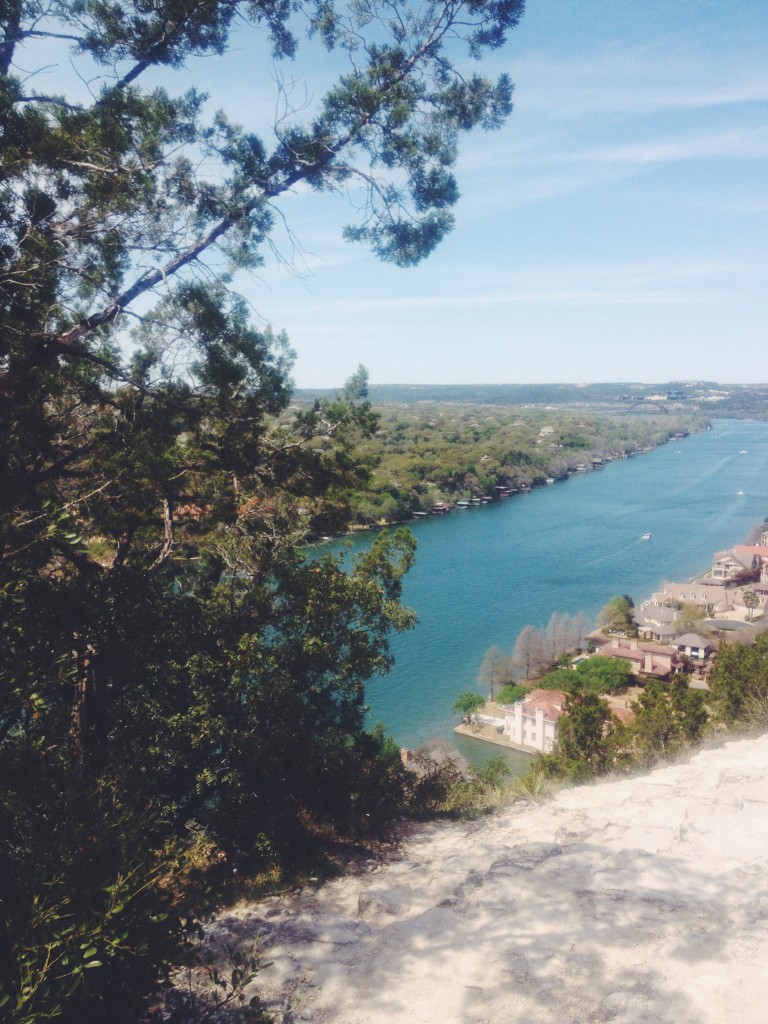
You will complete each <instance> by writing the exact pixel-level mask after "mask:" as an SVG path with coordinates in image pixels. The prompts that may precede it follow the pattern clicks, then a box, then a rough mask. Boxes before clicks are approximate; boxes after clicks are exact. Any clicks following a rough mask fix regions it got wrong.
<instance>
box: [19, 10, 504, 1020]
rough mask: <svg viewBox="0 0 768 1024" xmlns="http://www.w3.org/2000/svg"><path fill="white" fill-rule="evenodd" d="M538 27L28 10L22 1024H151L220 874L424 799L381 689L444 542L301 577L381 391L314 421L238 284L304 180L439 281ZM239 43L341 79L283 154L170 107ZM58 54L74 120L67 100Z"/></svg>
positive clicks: (355, 394)
mask: <svg viewBox="0 0 768 1024" xmlns="http://www.w3.org/2000/svg"><path fill="white" fill-rule="evenodd" d="M522 8H523V5H522V2H521V0H493V2H486V0H479V2H472V3H470V4H461V3H459V4H454V3H443V2H439V0H430V2H427V3H424V4H421V5H419V6H418V8H415V9H414V8H411V7H410V6H408V5H406V4H402V3H400V2H395V3H393V4H392V3H378V2H377V0H374V2H373V3H369V4H366V5H364V6H363V7H361V6H360V5H358V4H353V5H349V7H344V6H338V7H336V6H334V5H333V4H331V3H325V2H317V3H315V2H310V3H309V4H307V5H303V6H302V7H298V6H297V5H290V4H271V3H267V2H261V0H250V2H242V3H239V2H223V0H204V2H202V3H198V4H186V3H178V2H175V0H158V2H157V3H153V4H146V3H139V2H138V0H137V2H131V0H129V2H126V3H122V4H105V3H101V2H96V0H76V2H74V3H60V2H58V0H54V2H52V3H40V2H38V0H9V2H7V3H5V4H3V5H2V8H1V9H0V17H1V18H2V26H1V28H2V35H0V137H2V175H0V313H1V317H2V336H1V337H0V444H2V456H3V457H2V462H1V463H0V622H1V623H2V626H1V632H0V638H1V639H2V643H0V776H1V777H2V780H3V784H2V789H1V791H0V1004H2V1012H3V1014H4V1016H6V1017H8V1018H9V1019H10V1020H12V1021H14V1022H15V1024H22V1022H23V1024H32V1022H37V1021H48V1020H51V1019H54V1018H59V1019H61V1020H63V1021H77V1022H79V1024H88V1022H94V1024H95V1022H99V1024H101V1022H102V1021H104V1020H111V1021H114V1022H115V1024H119V1022H121V1021H126V1022H128V1021H131V1022H133V1021H135V1020H136V1019H137V1017H138V1015H139V1013H140V1010H141V1007H142V1005H143V1002H144V999H145V997H146V995H147V993H148V992H149V990H150V989H151V987H152V984H153V982H154V980H155V977H156V974H157V970H158V968H159V967H160V966H161V965H162V963H163V962H164V960H165V959H166V958H167V957H168V956H169V955H171V953H172V952H173V951H174V949H175V944H176V943H177V941H178V939H179V937H180V936H181V934H182V933H183V918H184V914H185V913H186V911H187V908H188V905H189V904H188V901H187V899H186V893H187V890H188V886H189V884H190V882H191V881H193V880H194V879H193V876H194V875H195V872H197V871H200V872H203V873H204V874H205V873H206V871H207V877H208V879H209V880H210V879H211V878H212V877H213V876H211V874H210V870H208V869H210V868H211V865H214V864H216V863H217V862H218V863H221V864H225V863H226V862H227V861H228V862H229V864H230V865H231V863H233V862H235V860H237V862H238V863H239V862H240V860H244V861H245V862H246V863H252V864H255V863H259V862H261V863H264V862H269V861H270V860H273V859H276V858H279V859H280V860H281V861H283V862H284V861H286V860H290V859H291V858H293V859H296V858H298V857H299V856H301V855H302V853H303V852H304V851H305V849H306V845H307V843H308V842H309V840H310V839H311V838H312V837H313V836H317V835H318V834H324V835H331V836H332V835H334V834H338V833H339V832H340V831H347V832H349V833H360V832H361V831H363V832H364V831H365V830H369V829H375V828H376V827H378V826H380V825H381V824H382V823H383V822H384V821H386V820H387V818H388V816H390V815H391V814H392V813H393V811H394V810H396V809H397V808H399V807H400V806H401V802H402V799H403V797H404V794H405V790H406V784H405V779H404V775H403V770H402V767H401V765H400V761H399V757H398V753H397V751H396V750H395V749H394V748H393V746H392V744H389V743H387V742H386V740H385V739H384V738H383V737H382V736H381V735H373V736H371V735H368V734H367V733H366V732H365V731H364V729H363V720H364V705H363V695H364V683H365V680H366V679H367V678H368V677H369V676H370V675H371V674H372V673H375V672H383V671H386V669H387V667H388V665H389V658H390V656H389V651H388V644H387V637H388V634H389V633H390V632H391V631H392V630H400V629H405V628H408V626H409V625H410V624H411V622H412V617H411V616H410V614H409V613H408V612H407V611H406V610H404V609H403V608H402V607H401V605H400V603H399V598H400V588H401V580H402V575H403V573H404V572H405V571H406V570H407V568H408V566H409V565H410V563H411V560H412V557H413V542H412V540H411V539H410V538H409V537H408V536H407V535H402V534H398V535H395V536H393V537H390V538H388V539H382V540H381V541H379V542H378V543H376V544H374V545H373V547H372V548H371V550H370V552H369V553H367V554H365V555H363V556H362V557H361V558H360V559H358V561H357V564H356V565H355V566H354V567H353V568H352V569H351V570H350V571H346V569H345V570H343V569H342V566H341V564H340V563H339V561H337V560H334V559H332V558H325V559H321V560H319V561H317V562H314V563H308V562H306V561H305V560H304V558H303V557H302V555H301V545H302V544H303V543H304V542H305V540H306V539H307V538H308V537H310V536H313V535H317V534H322V533H328V532H336V531H338V530H340V529H342V528H343V527H344V525H345V523H346V520H347V515H348V507H347V497H348V495H349V493H351V492H352V491H354V490H355V489H359V488H360V487H362V486H363V485H364V482H365V478H366V469H365V466H360V465H359V460H358V459H357V458H356V456H355V454H354V448H355V446H356V445H358V444H359V443H360V439H361V438H365V437H370V436H371V433H372V432H373V431H374V430H375V428H376V418H375V416H374V415H373V413H372V411H371V408H370V406H369V404H368V402H367V401H366V397H365V384H366V382H365V375H364V374H363V373H361V374H358V375H357V376H356V377H355V378H353V379H352V380H351V381H350V384H349V386H348V388H347V389H346V391H345V393H344V394H343V395H341V396H339V397H338V398H333V399H327V400H324V401H318V402H316V403H313V404H312V405H311V406H309V407H303V408H301V409H296V410H293V411H289V410H288V403H289V399H290V381H289V377H288V374H289V371H290V364H291V357H290V352H289V351H288V349H287V346H286V341H285V339H284V338H282V337H280V336H273V335H272V333H271V332H269V331H260V330H257V329H255V328H254V326H253V324H252V322H251V319H250V314H249V309H248V305H247V304H246V302H245V301H244V300H243V299H242V298H241V297H240V296H238V295H237V294H235V293H233V292H232V291H231V290H230V285H231V283H232V280H233V279H234V278H233V275H234V274H235V273H236V272H238V271H242V270H243V269H246V270H247V269H249V268H254V267H257V266H258V265H259V263H260V262H261V260H262V258H263V253H264V252H265V251H269V235H270V230H271V227H272V224H273V220H274V212H273V211H274V210H275V209H278V208H279V203H280V200H281V198H282V197H285V196H287V195H289V194H290V193H291V191H292V190H294V189H295V188H296V187H297V186H300V185H301V186H305V187H306V188H308V189H316V190H326V191H327V190H332V189H336V188H340V187H342V186H343V187H344V188H345V189H350V190H352V191H354V189H355V188H357V187H359V189H360V190H361V191H360V193H359V194H357V196H356V198H357V199H358V200H359V202H357V203H356V206H357V209H358V210H359V211H361V220H360V221H359V222H358V223H357V224H356V225H354V226H353V227H352V228H350V229H349V231H348V235H349V237H351V238H354V239H359V240H363V241H366V242H368V243H369V244H370V245H371V246H372V247H373V249H374V251H375V252H376V253H377V254H378V255H379V256H380V257H381V258H383V259H386V260H391V261H393V262H396V263H398V264H400V265H403V266H407V265H410V264H413V263H416V262H417V261H418V260H419V259H421V258H423V257H424V256H426V255H427V254H428V253H429V252H430V251H431V250H432V249H433V248H434V246H435V245H436V244H437V243H438V242H439V240H440V238H441V237H442V236H443V235H444V234H445V232H446V231H447V230H448V229H449V228H450V226H451V213H450V210H451V207H452V205H453V204H454V203H455V201H456V198H457V195H458V191H457V187H456V183H455V181H454V177H453V171H452V168H453V165H454V163H455V160H456V156H457V144H458V139H459V136H460V134H461V133H462V132H463V131H466V130H469V129H471V128H475V127H485V128H492V127H494V126H496V125H498V124H499V123H500V122H501V120H502V119H503V118H504V117H505V116H506V114H507V113H508V112H509V110H510V91H511V86H510V84H509V82H508V81H507V79H506V77H505V76H501V77H500V78H499V79H498V80H497V81H490V80H488V79H485V78H482V77H481V76H479V75H477V74H475V73H474V72H473V71H472V69H471V68H469V67H467V66H466V62H465V61H464V56H463V55H464V53H465V52H466V51H467V50H468V53H469V58H470V59H475V58H478V57H480V56H482V54H483V53H484V52H486V51H487V50H488V49H493V48H496V47H498V46H499V45H500V44H501V43H502V42H503V40H504V36H505V32H506V31H507V29H509V28H511V27H512V26H514V25H515V24H516V22H517V21H518V19H519V17H520V15H521V13H522ZM240 24H248V25H250V26H251V27H252V28H253V29H257V30H259V31H260V32H261V33H262V36H263V38H264V40H265V41H266V43H267V47H268V48H270V49H271V51H272V54H273V56H274V57H275V58H276V59H281V58H287V57H292V56H294V55H295V54H296V53H297V52H298V47H299V39H300V37H302V36H304V37H313V41H311V42H310V43H309V44H307V43H306V39H305V40H304V42H303V43H302V46H303V45H310V46H315V47H318V46H325V47H326V48H327V49H329V50H333V51H334V54H335V60H336V62H337V68H338V69H339V71H340V76H339V78H338V80H337V82H336V83H335V84H333V83H331V85H330V88H329V89H328V91H327V93H326V94H325V96H323V97H321V98H320V99H319V100H318V102H317V103H316V104H315V105H313V107H312V109H311V110H309V111H307V112H306V120H305V121H304V122H302V120H301V117H302V114H301V112H299V111H293V110H290V109H287V110H286V111H285V113H284V116H282V117H281V118H280V119H279V120H278V122H277V123H276V124H273V125H268V126H266V130H265V132H264V133H263V134H262V135H261V136H257V135H255V134H251V133H250V132H248V131H244V130H242V129H241V128H239V127H238V126H237V125H234V124H232V123H231V122H230V121H229V120H228V118H227V117H226V115H225V114H223V113H215V112H214V113H210V112H209V111H208V109H207V106H206V102H205V97H204V96H203V95H202V94H200V93H198V92H195V91H194V90H193V91H190V92H188V93H185V94H184V95H180V96H174V95H172V94H171V92H170V91H169V90H168V89H166V88H161V87H159V86H158V84H157V83H158V82H164V83H170V84H172V82H173V70H174V69H175V68H178V67H179V66H180V65H182V64H184V63H185V61H187V60H189V59H190V58H196V57H214V56H215V55H217V54H221V53H223V52H224V50H225V49H226V48H227V46H228V42H229V35H230V31H231V30H233V29H234V28H235V27H236V26H237V25H240ZM454 61H457V62H460V63H461V67H459V66H458V64H457V65H456V66H454V63H453V62H454ZM56 62H59V63H60V65H61V66H63V67H70V66H71V67H72V69H73V74H72V75H71V82H72V83H74V84H73V85H72V91H71V94H70V95H66V96H65V95H48V94H43V93H41V92H38V91H36V84H37V83H38V81H39V80H40V79H39V76H38V73H39V71H40V70H41V69H42V68H43V67H44V66H45V65H50V64H51V63H56ZM258 64H259V62H258V61H255V62H254V66H255V67H257V66H258ZM268 70H269V69H268V68H267V71H268ZM266 81H267V84H268V85H270V84H273V83H274V80H273V79H269V78H267V80H266ZM86 83H87V85H86ZM263 98H264V97H263V96H260V95H259V96H254V107H259V106H260V105H261V106H269V104H263V103H261V104H260V102H259V101H261V100H263Z"/></svg>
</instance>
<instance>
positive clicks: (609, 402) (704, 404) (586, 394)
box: [296, 381, 768, 419]
mask: <svg viewBox="0 0 768 1024" xmlns="http://www.w3.org/2000/svg"><path fill="white" fill-rule="evenodd" d="M331 394H333V391H332V390H331V389H325V390H324V389H311V388H301V389H298V390H297V391H296V398H297V399H299V400H300V401H301V400H304V401H312V400H314V399H315V398H320V397H324V396H328V395H331ZM369 397H370V399H371V401H372V402H373V403H374V404H381V405H387V404H400V405H411V404H415V403H418V402H441V403H454V404H470V405H513V406H525V405H559V406H579V407H583V406H593V407H602V408H606V407H609V408H612V409H617V408H618V409H623V410H626V411H629V410H631V411H633V412H642V411H645V410H648V411H655V412H658V411H667V410H670V411H671V410H673V409H674V410H675V411H680V409H681V407H693V408H694V409H701V410H702V411H706V412H707V413H709V414H717V415H727V416H743V417H750V418H758V419H764V418H768V384H738V385H736V384H730V385H723V384H717V383H716V382H713V381H667V382H665V383H650V384H639V383H637V382H620V383H615V382H614V383H602V384H601V383H596V384H374V385H372V386H371V387H370V389H369Z"/></svg>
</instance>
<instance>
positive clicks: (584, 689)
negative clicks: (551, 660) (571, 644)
mask: <svg viewBox="0 0 768 1024" xmlns="http://www.w3.org/2000/svg"><path fill="white" fill-rule="evenodd" d="M636 681H637V677H636V676H635V675H634V673H633V672H632V670H631V669H630V668H629V666H628V665H627V663H626V662H625V661H622V660H621V659H620V658H606V657H605V656H603V655H600V654H593V655H592V656H591V657H590V658H585V659H584V660H583V661H580V662H579V663H578V665H576V667H575V668H560V669H556V670H555V671H554V672H548V673H547V674H546V675H545V676H542V678H541V679H538V680H537V681H536V685H537V686H539V687H541V689H542V690H563V691H564V692H565V693H594V694H596V695H597V696H601V695H602V694H606V693H614V692H615V691H616V690H620V689H622V687H625V686H631V685H632V684H633V683H635V682H636Z"/></svg>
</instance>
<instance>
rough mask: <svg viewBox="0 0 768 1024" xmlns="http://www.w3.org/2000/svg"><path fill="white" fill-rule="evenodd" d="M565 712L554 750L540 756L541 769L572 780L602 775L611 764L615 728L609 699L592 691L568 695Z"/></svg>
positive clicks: (560, 720)
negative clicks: (542, 756)
mask: <svg viewBox="0 0 768 1024" xmlns="http://www.w3.org/2000/svg"><path fill="white" fill-rule="evenodd" d="M565 712H566V713H565V715H564V716H563V717H562V718H560V719H559V721H558V738H557V745H556V747H555V750H554V751H553V753H552V754H549V755H546V756H545V757H544V758H542V765H543V767H544V769H545V770H546V771H547V772H548V773H549V774H552V775H559V776H564V777H567V778H572V779H587V778H590V777H591V776H594V775H602V774H603V773H604V772H605V771H606V770H607V768H608V767H610V764H611V758H612V754H613V751H614V743H613V733H614V730H615V727H616V720H615V718H614V717H613V715H612V714H611V709H610V708H609V706H608V702H607V701H605V700H603V699H602V698H601V697H598V696H597V695H596V694H594V693H575V694H569V695H568V697H567V699H566V703H565Z"/></svg>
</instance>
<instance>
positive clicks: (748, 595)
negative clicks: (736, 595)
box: [741, 590, 760, 622]
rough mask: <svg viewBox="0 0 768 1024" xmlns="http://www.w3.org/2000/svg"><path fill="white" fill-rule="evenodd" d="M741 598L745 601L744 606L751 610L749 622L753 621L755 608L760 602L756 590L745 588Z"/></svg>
mask: <svg viewBox="0 0 768 1024" xmlns="http://www.w3.org/2000/svg"><path fill="white" fill-rule="evenodd" d="M741 598H742V601H743V602H744V607H745V608H746V609H747V611H748V612H749V616H748V618H747V622H751V621H752V613H753V612H754V610H755V608H757V606H758V605H759V604H760V598H759V597H758V596H757V594H756V593H755V591H754V590H745V591H744V593H743V594H742V595H741Z"/></svg>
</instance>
